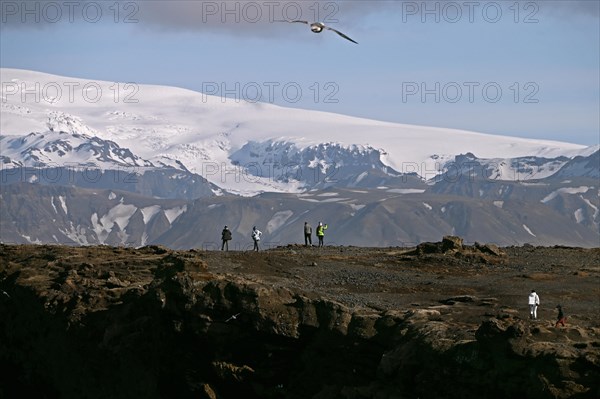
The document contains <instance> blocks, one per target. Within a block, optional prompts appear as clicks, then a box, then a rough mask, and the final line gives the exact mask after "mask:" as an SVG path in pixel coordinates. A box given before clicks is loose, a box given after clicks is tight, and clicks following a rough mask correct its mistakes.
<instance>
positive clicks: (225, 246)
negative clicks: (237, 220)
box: [221, 226, 231, 251]
mask: <svg viewBox="0 0 600 399" xmlns="http://www.w3.org/2000/svg"><path fill="white" fill-rule="evenodd" d="M221 241H223V243H222V244H221V251H223V250H225V251H229V241H231V230H229V228H227V226H225V227H224V228H223V231H222V232H221Z"/></svg>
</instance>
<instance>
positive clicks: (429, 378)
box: [0, 246, 600, 399]
mask: <svg viewBox="0 0 600 399" xmlns="http://www.w3.org/2000/svg"><path fill="white" fill-rule="evenodd" d="M1 249H2V251H1V252H0V281H1V282H0V288H1V289H2V290H3V291H4V292H5V293H6V295H0V316H1V317H2V320H3V324H2V325H1V327H0V361H1V362H2V364H4V365H5V367H3V368H4V370H5V372H3V373H2V375H0V397H26V396H31V395H36V396H41V397H47V398H82V397H86V398H106V397H111V398H132V397H144V398H212V399H215V398H217V399H225V398H242V397H243V398H321V399H326V398H332V399H333V398H347V399H354V398H418V397H419V398H471V397H485V398H507V397H527V398H593V397H597V395H598V393H599V392H600V391H599V385H598V381H599V380H600V341H598V337H599V335H600V331H599V329H598V328H584V327H578V326H567V327H566V328H564V329H554V328H550V327H549V326H544V325H541V324H532V323H528V322H526V321H524V320H521V319H519V318H518V317H517V316H516V315H515V314H514V312H511V310H510V309H501V310H499V308H497V307H495V306H494V301H495V300H494V298H479V297H477V296H472V295H471V296H469V295H462V296H455V297H451V298H447V299H445V300H443V301H440V302H441V303H440V304H438V305H436V306H417V305H415V306H413V307H411V308H407V309H389V310H375V309H370V308H365V307H357V308H351V307H348V306H347V305H345V304H343V303H342V302H340V301H338V300H335V299H333V298H327V297H323V296H320V295H316V294H315V293H313V292H308V291H302V290H299V289H296V288H291V287H289V286H286V285H285V284H282V283H281V281H275V280H269V279H268V278H266V277H265V278H257V277H256V276H250V275H242V274H239V275H233V274H227V273H215V272H212V271H211V264H210V262H208V261H207V260H206V257H205V254H203V253H202V252H199V251H188V252H173V251H170V250H167V249H166V248H163V247H146V248H142V249H138V250H133V249H121V248H110V247H88V248H84V249H82V248H78V249H68V248H64V247H37V249H36V250H35V251H34V252H32V251H31V247H19V246H2V248H1ZM285 256H289V255H285ZM0 294H1V293H0ZM468 306H476V307H479V308H487V309H489V314H488V317H486V318H485V320H483V321H482V322H481V323H480V324H479V325H472V324H467V323H464V322H461V321H460V318H458V319H457V318H455V317H453V316H452V315H453V314H455V313H461V312H464V311H465V309H466V307H468Z"/></svg>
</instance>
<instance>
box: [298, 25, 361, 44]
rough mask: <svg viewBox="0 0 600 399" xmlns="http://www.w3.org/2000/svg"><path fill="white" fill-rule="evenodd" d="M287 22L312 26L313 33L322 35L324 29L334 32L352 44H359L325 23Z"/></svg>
mask: <svg viewBox="0 0 600 399" xmlns="http://www.w3.org/2000/svg"><path fill="white" fill-rule="evenodd" d="M287 22H292V23H295V22H297V23H301V24H306V25H310V30H311V31H313V32H314V33H321V32H323V30H324V29H327V30H332V31H334V32H335V33H337V34H338V35H340V36H341V37H343V38H344V39H346V40H350V41H351V42H352V43H356V44H358V42H356V41H354V40H352V39H350V38H349V37H348V36H346V35H345V34H343V33H342V32H340V31H339V30H335V29H333V28H330V27H329V26H327V25H325V24H324V23H323V22H308V21H300V20H295V21H287Z"/></svg>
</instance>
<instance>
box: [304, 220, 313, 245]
mask: <svg viewBox="0 0 600 399" xmlns="http://www.w3.org/2000/svg"><path fill="white" fill-rule="evenodd" d="M309 245H310V246H311V247H312V226H311V225H310V224H308V222H304V246H305V247H308V246H309Z"/></svg>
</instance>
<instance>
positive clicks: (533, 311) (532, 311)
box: [529, 290, 540, 320]
mask: <svg viewBox="0 0 600 399" xmlns="http://www.w3.org/2000/svg"><path fill="white" fill-rule="evenodd" d="M538 306H540V297H539V296H538V294H537V293H536V292H535V290H531V293H530V294H529V318H530V319H532V320H535V319H537V308H538Z"/></svg>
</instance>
